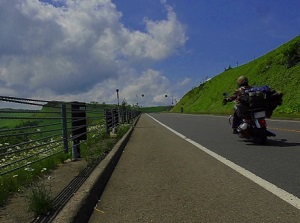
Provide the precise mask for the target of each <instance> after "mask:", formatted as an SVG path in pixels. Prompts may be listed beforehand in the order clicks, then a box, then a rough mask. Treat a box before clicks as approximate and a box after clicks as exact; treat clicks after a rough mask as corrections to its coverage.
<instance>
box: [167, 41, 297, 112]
mask: <svg viewBox="0 0 300 223" xmlns="http://www.w3.org/2000/svg"><path fill="white" fill-rule="evenodd" d="M291 49H296V55H297V58H298V59H297V61H298V62H297V63H296V64H295V65H293V66H292V67H290V68H287V61H289V59H287V54H288V53H289V54H291ZM294 52H295V51H294ZM299 55H300V36H298V37H296V38H294V39H293V40H291V41H290V42H288V43H286V44H284V45H282V46H281V47H279V48H277V49H275V50H273V51H271V52H269V53H267V54H266V55H264V56H262V57H260V58H258V59H255V60H253V61H251V62H249V63H247V64H245V65H243V66H240V67H237V68H233V69H230V70H227V71H224V72H223V73H221V74H219V75H217V76H215V77H214V78H212V79H211V80H210V81H208V82H206V83H205V84H202V85H200V86H199V87H196V88H194V89H192V90H191V91H189V92H188V93H187V94H186V95H184V97H183V98H182V99H181V100H180V101H179V102H178V103H177V105H176V106H175V107H174V108H173V109H172V111H173V112H180V111H181V108H183V110H184V113H212V114H230V113H231V112H232V107H233V104H228V105H226V106H222V99H223V95H222V94H223V92H228V93H230V94H231V93H233V92H234V90H235V89H236V87H237V85H236V79H237V78H238V77H239V76H241V75H245V76H247V77H248V78H249V82H250V85H252V86H259V85H264V84H267V85H269V86H270V87H271V88H273V89H276V90H278V91H282V92H283V93H284V97H283V105H281V106H279V107H277V109H276V110H275V112H274V115H275V116H276V115H277V116H281V117H300V62H299V61H300V58H299Z"/></svg>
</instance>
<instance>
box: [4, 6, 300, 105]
mask: <svg viewBox="0 0 300 223" xmlns="http://www.w3.org/2000/svg"><path fill="white" fill-rule="evenodd" d="M299 8H300V2H299V1H297V0H286V1H279V0H273V1H271V0H261V1H259V0H253V1H243V0H205V1H204V0H88V1H86V0H40V1H38V0H14V1H6V0H0V29H1V35H0V95H3V96H17V97H30V98H39V99H45V100H65V101H71V100H77V101H86V102H90V101H97V102H99V103H102V102H106V103H116V93H115V90H116V89H119V90H120V99H121V100H123V99H125V100H126V101H127V102H128V103H129V104H135V103H137V102H139V104H140V105H142V106H147V105H162V104H170V100H171V96H173V99H176V100H180V98H181V97H182V96H183V95H184V94H185V93H187V92H188V91H189V90H191V89H192V88H193V87H196V86H199V84H200V83H201V82H202V81H204V80H205V79H206V78H213V77H214V76H216V75H218V74H219V73H221V72H223V71H224V68H226V67H228V66H229V65H231V66H233V67H234V66H237V63H238V65H242V64H245V63H248V62H249V61H251V60H253V59H254V58H258V57H260V56H262V55H264V54H266V53H268V52H269V51H271V50H273V49H275V48H277V47H279V46H280V45H282V44H284V43H285V42H287V41H289V40H291V39H293V38H294V37H296V36H297V35H299V31H300V13H299ZM244 75H246V74H244ZM142 94H143V95H144V97H141V95H142ZM166 94H167V95H168V96H169V97H168V98H166V97H164V96H165V95H166ZM0 106H1V105H0Z"/></svg>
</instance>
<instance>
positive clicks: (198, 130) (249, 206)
mask: <svg viewBox="0 0 300 223" xmlns="http://www.w3.org/2000/svg"><path fill="white" fill-rule="evenodd" d="M151 116H152V117H153V118H154V119H155V120H154V119H153V118H152V117H150V116H148V115H146V114H143V115H142V116H141V118H140V120H139V121H138V123H137V125H136V127H135V129H134V131H133V133H132V136H131V138H130V140H129V142H128V144H127V146H126V148H125V150H124V153H123V154H122V156H121V158H120V161H119V163H118V165H117V166H116V168H115V170H114V172H113V174H112V176H111V178H110V180H109V182H108V184H107V187H106V188H105V190H104V193H103V194H102V196H101V198H100V200H99V202H98V204H97V206H96V207H95V208H94V212H93V214H92V216H91V218H90V221H89V222H91V223H93V222H99V223H100V222H112V223H119V222H130V223H134V222H210V223H211V222H251V223H253V222H272V223H273V222H284V223H285V222H300V210H299V209H300V205H299V204H300V203H299V199H298V197H299V193H300V192H299V190H300V183H299V171H300V168H299V163H300V162H299V161H298V160H299V157H300V156H299V155H300V137H299V134H300V133H299V123H298V122H286V121H285V122H280V121H274V122H269V123H268V124H269V127H270V129H272V130H274V132H275V133H276V134H277V137H275V138H273V139H270V140H269V141H268V144H267V145H265V146H256V145H253V144H252V143H251V142H248V141H244V140H241V139H239V138H237V136H236V135H233V134H232V133H231V128H230V126H229V125H228V120H227V118H226V117H218V116H204V115H181V114H151ZM158 121H159V122H161V123H159V122H158ZM163 125H166V126H163ZM168 128H171V129H168ZM175 131H176V132H175ZM174 133H175V134H174ZM212 154H215V155H216V156H219V157H217V158H216V157H213V156H212ZM224 160H225V161H226V162H227V163H223V162H221V161H224ZM228 163H229V164H228ZM232 167H238V168H237V169H233V168H232ZM237 170H241V172H238V171H237ZM245 172H246V174H245V175H243V174H244V173H245ZM249 176H251V177H249ZM257 178H259V179H260V180H258V181H257ZM252 179H254V181H253V180H252ZM255 179H256V181H255ZM261 182H263V183H262V185H267V189H266V188H265V187H263V186H262V185H260V183H261ZM270 188H271V189H270ZM272 188H273V189H272ZM269 189H270V190H269ZM276 193H278V194H276ZM289 196H290V197H289ZM284 198H287V200H284ZM289 199H290V200H291V202H289Z"/></svg>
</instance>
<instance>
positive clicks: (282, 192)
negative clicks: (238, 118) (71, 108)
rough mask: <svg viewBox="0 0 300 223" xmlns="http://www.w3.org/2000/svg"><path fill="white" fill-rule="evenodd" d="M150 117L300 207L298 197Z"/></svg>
mask: <svg viewBox="0 0 300 223" xmlns="http://www.w3.org/2000/svg"><path fill="white" fill-rule="evenodd" d="M147 115H148V116H149V117H150V118H152V119H153V120H154V121H156V122H157V123H159V124H160V125H162V126H164V127H165V128H167V129H168V130H170V131H171V132H173V133H175V134H176V135H178V136H179V137H181V138H183V139H184V140H186V141H188V142H189V143H191V144H193V145H194V146H196V147H197V148H199V149H200V150H202V151H203V152H205V153H207V154H209V155H210V156H212V157H213V158H215V159H217V160H219V161H220V162H222V163H223V164H225V165H226V166H228V167H230V168H231V169H233V170H235V171H236V172H238V173H240V174H242V175H243V176H245V177H246V178H248V179H249V180H251V181H253V182H254V183H256V184H258V185H259V186H261V187H263V188H264V189H266V190H267V191H269V192H271V193H272V194H274V195H276V196H277V197H279V198H280V199H282V200H284V201H285V202H287V203H289V204H291V205H292V206H294V207H295V208H297V209H300V199H299V198H298V197H296V196H294V195H293V194H290V193H288V192H286V191H285V190H283V189H281V188H279V187H277V186H275V185H274V184H272V183H270V182H268V181H266V180H264V179H262V178H261V177H259V176H256V175H255V174H253V173H251V172H250V171H248V170H246V169H244V168H243V167H241V166H239V165H237V164H235V163H233V162H231V161H230V160H228V159H226V158H224V157H222V156H220V155H218V154H216V153H214V152H212V151H211V150H209V149H207V148H205V147H204V146H202V145H200V144H198V143H196V142H195V141H193V140H191V139H189V138H187V137H186V136H184V135H182V134H181V133H179V132H177V131H175V130H174V129H172V128H170V127H169V126H167V125H165V124H163V123H161V122H160V121H158V120H157V119H155V118H153V117H152V116H151V115H149V114H147Z"/></svg>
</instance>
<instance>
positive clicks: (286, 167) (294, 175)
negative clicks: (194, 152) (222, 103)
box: [152, 114, 300, 198]
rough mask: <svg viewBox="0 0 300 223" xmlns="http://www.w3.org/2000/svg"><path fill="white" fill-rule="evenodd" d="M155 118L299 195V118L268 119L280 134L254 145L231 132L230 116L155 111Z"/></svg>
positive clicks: (269, 123)
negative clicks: (265, 142)
mask: <svg viewBox="0 0 300 223" xmlns="http://www.w3.org/2000/svg"><path fill="white" fill-rule="evenodd" d="M152 116H153V117H154V118H156V119H157V120H159V121H161V122H163V123H164V124H166V125H167V126H169V127H171V128H172V129H174V130H176V131H177V132H180V133H181V134H183V135H185V136H186V137H188V138H190V139H192V140H193V141H195V142H197V143H199V144H201V145H203V146H205V147H206V148H208V149H209V150H211V151H213V152H215V153H217V154H219V155H221V156H222V157H225V158H226V159H228V160H230V161H232V162H234V163H235V164H238V165H239V166H242V167H243V168H245V169H247V170H249V171H251V172H252V173H254V174H256V175H257V176H260V177H262V178H263V179H265V180H267V181H268V182H271V183H273V184H275V185H276V186H278V187H280V188H282V189H284V190H286V191H288V192H289V193H291V194H293V195H295V196H297V197H299V198H300V122H296V121H280V120H268V127H269V129H270V130H271V131H273V132H274V133H276V134H277V136H276V137H274V138H273V137H271V138H268V143H267V145H263V146H259V145H254V144H253V143H252V142H251V141H245V140H244V139H239V138H238V137H237V136H236V135H233V134H231V129H230V125H228V121H227V117H224V116H209V115H181V114H152Z"/></svg>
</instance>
